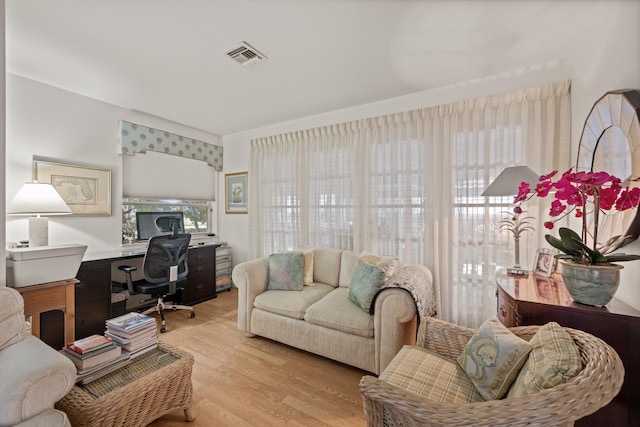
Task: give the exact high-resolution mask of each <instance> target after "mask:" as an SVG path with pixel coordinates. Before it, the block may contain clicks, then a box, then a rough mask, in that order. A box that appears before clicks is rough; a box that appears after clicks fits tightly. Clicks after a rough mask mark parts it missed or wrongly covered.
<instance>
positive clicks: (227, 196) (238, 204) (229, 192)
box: [224, 172, 249, 214]
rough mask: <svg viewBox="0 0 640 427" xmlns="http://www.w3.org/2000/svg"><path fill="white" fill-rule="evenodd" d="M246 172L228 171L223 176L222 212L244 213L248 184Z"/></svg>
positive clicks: (246, 204) (245, 211) (246, 209)
mask: <svg viewBox="0 0 640 427" xmlns="http://www.w3.org/2000/svg"><path fill="white" fill-rule="evenodd" d="M247 176H248V173H247V172H237V173H228V174H225V176H224V201H225V203H224V206H225V208H224V212H225V213H228V214H246V213H247V212H249V210H248V208H247V206H248V203H247V200H248V199H247V196H248V186H247Z"/></svg>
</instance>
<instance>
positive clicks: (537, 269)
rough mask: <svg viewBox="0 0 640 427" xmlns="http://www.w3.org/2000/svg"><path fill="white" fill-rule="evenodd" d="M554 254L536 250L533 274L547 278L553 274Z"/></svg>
mask: <svg viewBox="0 0 640 427" xmlns="http://www.w3.org/2000/svg"><path fill="white" fill-rule="evenodd" d="M553 255H554V252H553V251H552V250H551V249H546V248H542V249H538V251H537V252H536V260H535V263H534V264H533V274H537V275H538V276H544V277H549V276H551V274H552V273H553V266H554V261H555V259H554V257H553Z"/></svg>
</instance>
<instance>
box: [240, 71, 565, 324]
mask: <svg viewBox="0 0 640 427" xmlns="http://www.w3.org/2000/svg"><path fill="white" fill-rule="evenodd" d="M569 87H570V84H569V83H568V82H562V83H555V84H550V85H545V86H540V87H535V88H529V89H524V90H519V91H515V92H509V93H504V94H500V95H496V96H491V97H484V98H475V99H470V100H467V101H464V102H459V103H454V104H448V105H443V106H438V107H432V108H425V109H419V110H414V111H409V112H405V113H398V114H391V115H386V116H380V117H374V118H369V119H363V120H357V121H353V122H349V123H342V124H336V125H332V126H325V127H321V128H314V129H309V130H304V131H298V132H292V133H287V134H282V135H276V136H270V137H265V138H260V139H256V140H253V141H251V173H250V174H249V177H250V181H251V182H250V185H251V188H253V190H252V191H251V193H250V196H249V197H250V200H249V203H250V205H251V210H250V224H251V225H250V227H251V236H252V238H254V241H253V244H252V245H251V248H252V250H253V251H254V252H253V253H252V254H251V255H252V256H254V257H258V256H264V255H267V254H269V253H271V252H275V251H281V250H288V249H294V248H302V247H309V246H312V247H334V248H341V249H352V250H355V251H362V250H368V251H371V252H373V253H377V254H381V255H382V254H396V255H398V256H399V257H400V259H401V260H402V261H404V262H412V263H421V264H424V265H426V266H427V267H429V268H430V269H431V270H432V272H433V273H434V278H435V283H436V288H437V294H438V307H439V314H440V317H442V318H444V319H445V320H448V321H451V322H454V323H458V324H462V325H467V326H471V327H474V326H477V325H479V324H480V323H481V322H482V321H483V320H485V319H486V318H487V317H488V316H490V315H491V314H494V313H495V309H496V307H495V282H494V280H493V276H494V272H495V269H496V268H497V267H499V266H510V265H512V263H513V259H512V255H513V247H512V245H513V241H512V238H511V236H510V235H504V234H502V233H500V231H499V227H498V225H497V223H498V221H499V220H500V219H502V217H503V216H504V214H503V213H502V212H504V211H507V210H509V208H510V204H511V201H512V198H511V197H505V198H489V199H487V198H484V197H481V196H480V194H481V193H482V192H483V191H484V188H485V187H486V186H487V185H489V183H490V182H491V181H492V180H493V179H494V178H495V177H496V176H497V175H498V173H500V171H501V170H502V169H504V168H505V167H507V166H513V165H516V164H527V165H528V166H530V167H531V168H532V169H533V170H535V171H536V172H538V173H547V172H548V171H550V170H552V169H554V168H555V169H560V170H565V169H567V168H568V167H569V166H570V159H569V157H570V134H569V133H570V97H569ZM529 211H530V212H529V213H530V214H533V215H535V216H536V218H537V219H538V225H537V227H536V228H537V230H536V233H533V235H531V236H528V237H529V238H528V239H527V240H525V241H524V244H523V247H522V253H521V260H522V261H523V262H524V263H525V265H527V263H528V262H529V261H531V262H532V261H533V255H534V254H535V249H536V248H537V247H539V246H543V239H542V238H541V236H542V235H543V234H544V231H543V229H542V226H541V224H542V218H540V216H541V215H537V211H536V210H535V206H531V207H530V208H529Z"/></svg>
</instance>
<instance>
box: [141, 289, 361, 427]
mask: <svg viewBox="0 0 640 427" xmlns="http://www.w3.org/2000/svg"><path fill="white" fill-rule="evenodd" d="M195 309H196V317H195V318H193V319H189V316H188V314H187V312H186V311H175V312H169V313H167V329H168V330H167V332H166V333H164V334H162V335H161V336H160V339H161V340H162V341H165V342H167V343H169V344H173V345H176V346H178V347H180V348H182V349H184V350H187V351H189V352H190V353H191V354H193V356H194V358H195V364H194V367H193V375H192V380H193V399H194V406H193V409H194V410H195V413H196V419H195V420H194V421H193V422H192V423H186V422H185V420H184V415H183V413H182V411H177V412H174V413H171V414H168V415H165V416H164V417H162V418H160V419H159V420H157V421H155V422H154V423H152V424H151V426H154V427H169V426H171V427H173V426H188V427H212V426H261V427H262V426H331V427H336V426H365V425H366V421H365V419H364V414H363V411H362V400H361V397H360V392H359V390H358V383H359V381H360V379H361V378H362V376H363V375H367V374H368V373H367V372H365V371H361V370H359V369H356V368H353V367H351V366H347V365H343V364H341V363H338V362H334V361H332V360H329V359H326V358H323V357H320V356H316V355H314V354H311V353H307V352H304V351H301V350H298V349H295V348H292V347H289V346H286V345H283V344H279V343H277V342H274V341H270V340H267V339H264V338H260V337H255V338H247V337H245V336H244V334H243V333H242V332H240V331H239V330H238V328H237V326H236V315H237V289H232V290H231V291H223V292H221V293H220V294H218V298H216V299H213V300H211V301H207V302H204V303H201V304H197V305H196V306H195Z"/></svg>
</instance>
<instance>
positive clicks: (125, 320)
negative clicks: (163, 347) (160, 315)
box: [104, 313, 158, 359]
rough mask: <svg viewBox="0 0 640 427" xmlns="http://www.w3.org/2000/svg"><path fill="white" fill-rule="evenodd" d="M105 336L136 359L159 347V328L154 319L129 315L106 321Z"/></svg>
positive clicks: (139, 315)
mask: <svg viewBox="0 0 640 427" xmlns="http://www.w3.org/2000/svg"><path fill="white" fill-rule="evenodd" d="M106 327H107V330H106V331H105V333H104V334H105V335H106V336H107V337H108V338H111V339H112V340H113V342H114V343H116V344H117V345H118V346H120V347H121V348H122V352H123V353H124V354H127V355H129V357H130V358H131V359H134V358H136V357H138V356H140V355H142V354H144V353H146V352H148V351H150V350H153V349H154V348H156V347H158V328H157V321H156V319H155V318H154V317H150V316H147V315H145V314H141V313H127V314H123V315H122V316H118V317H116V318H113V319H109V320H107V321H106Z"/></svg>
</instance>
